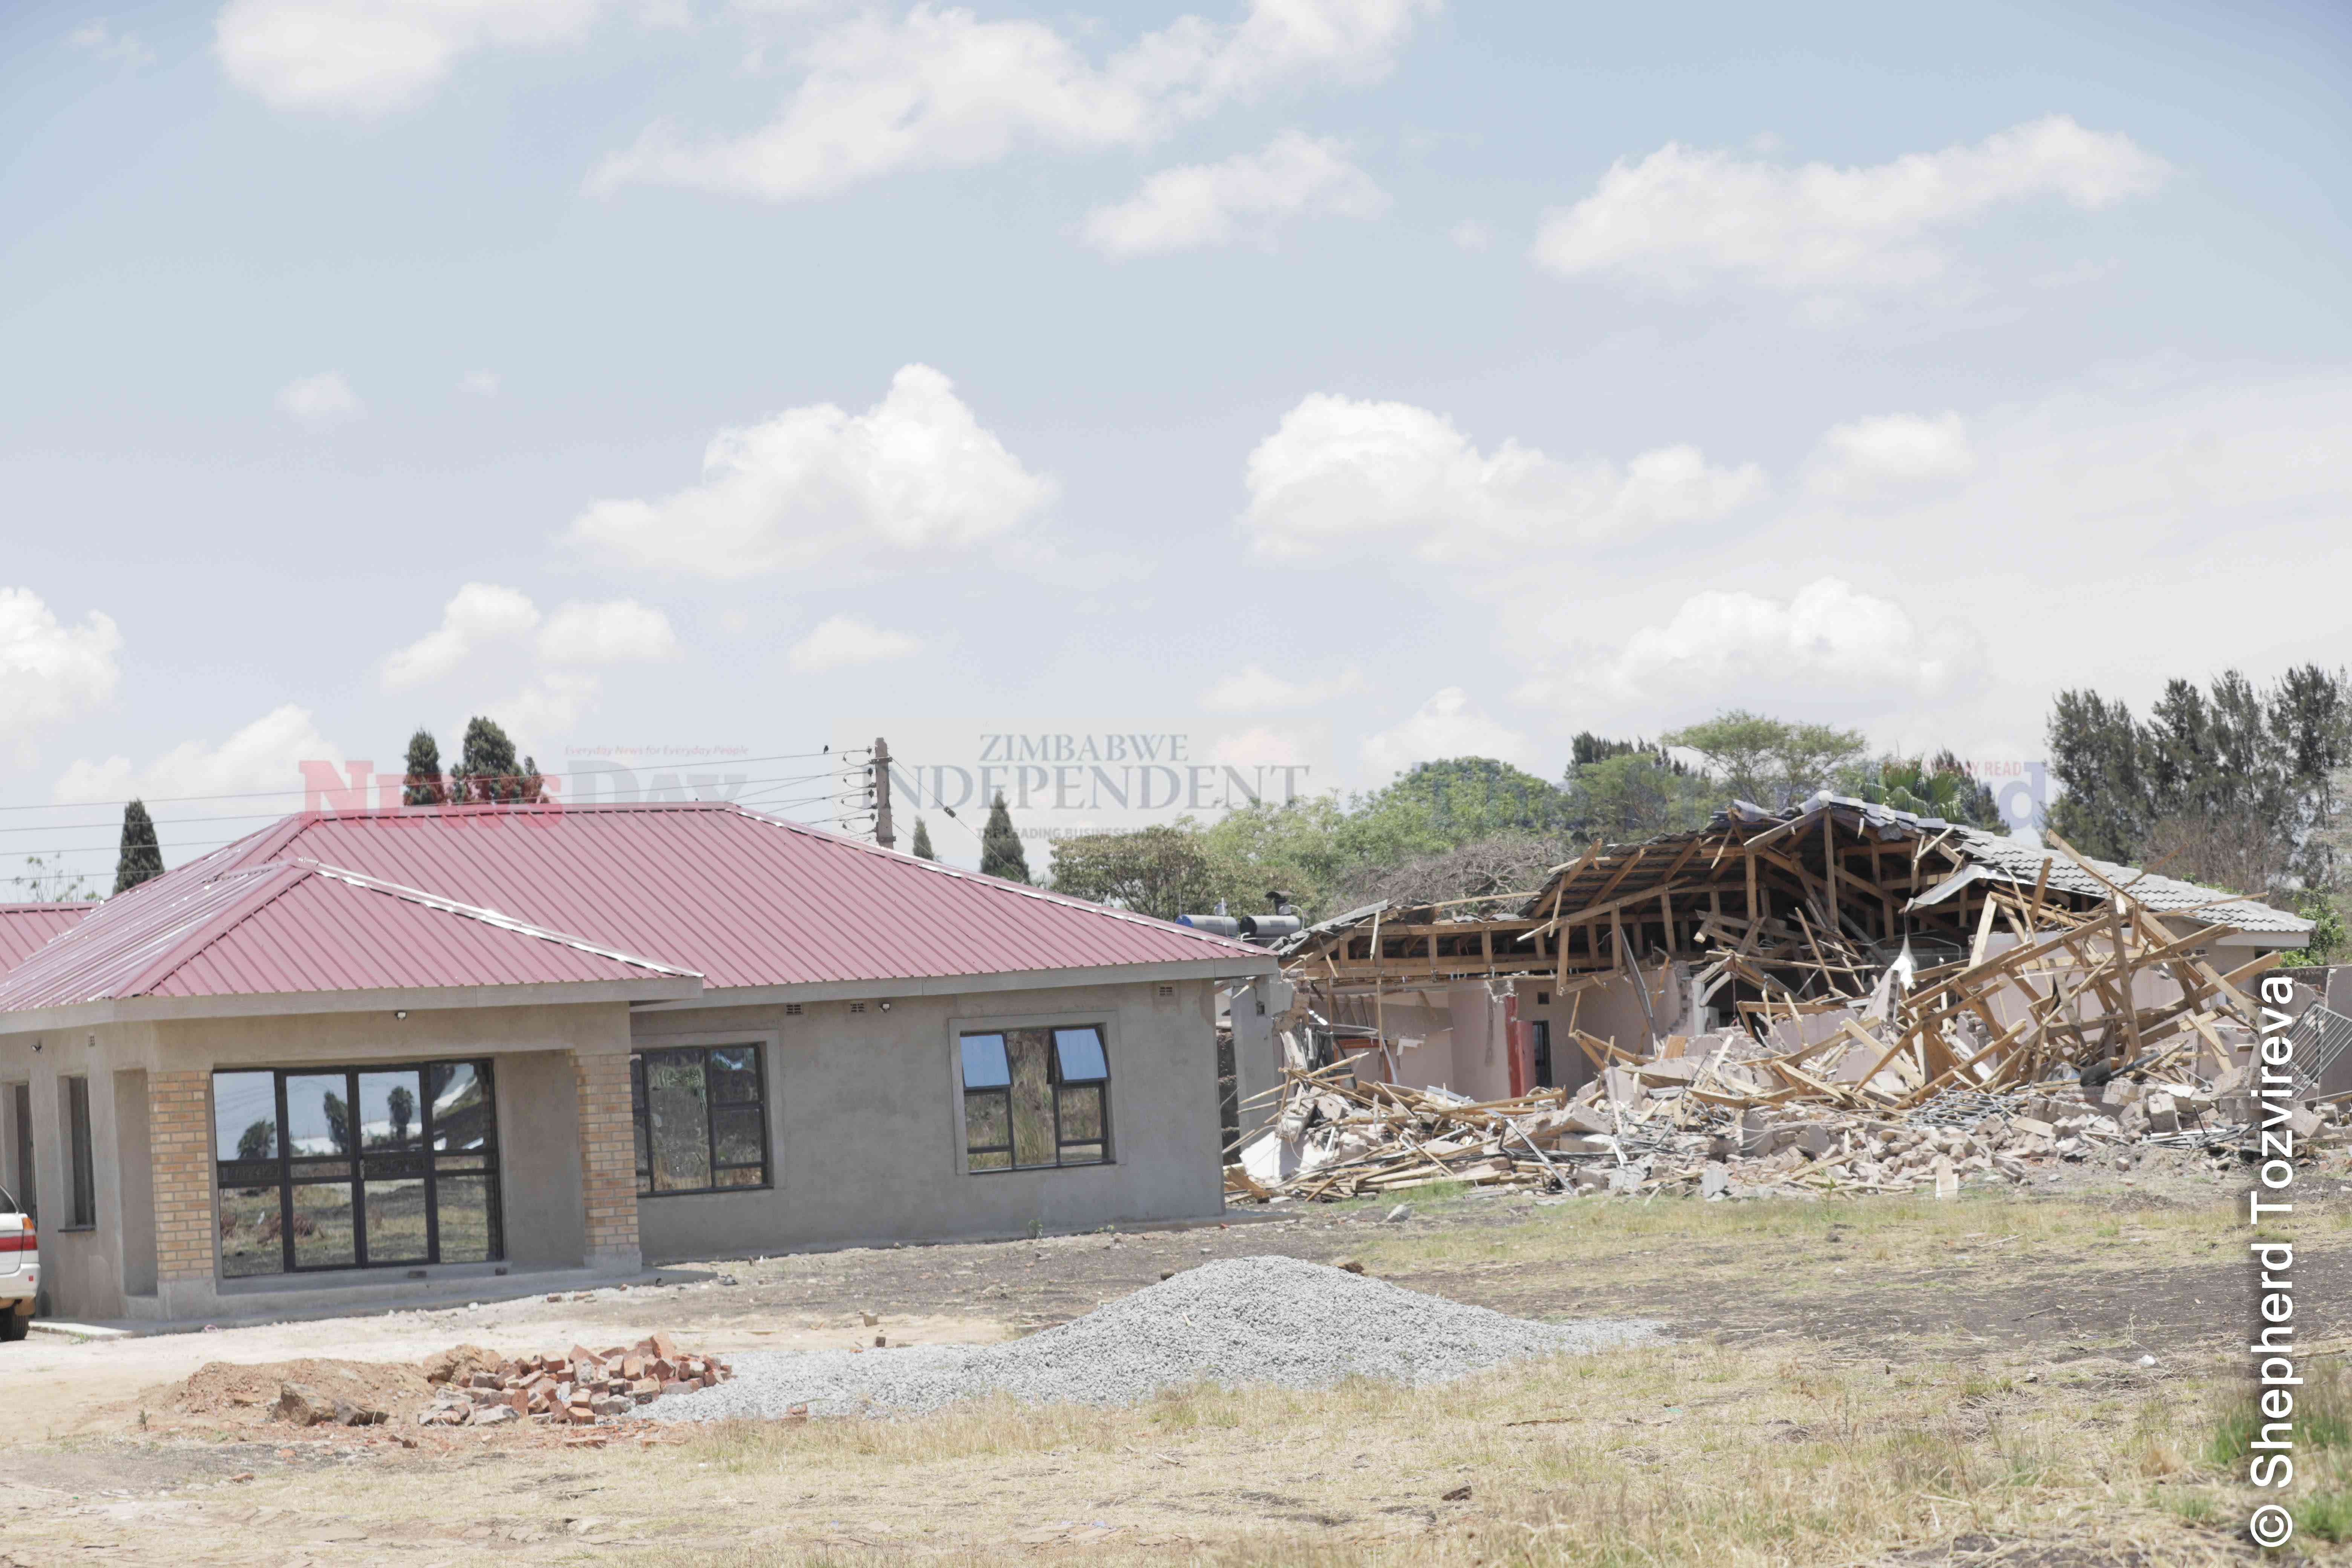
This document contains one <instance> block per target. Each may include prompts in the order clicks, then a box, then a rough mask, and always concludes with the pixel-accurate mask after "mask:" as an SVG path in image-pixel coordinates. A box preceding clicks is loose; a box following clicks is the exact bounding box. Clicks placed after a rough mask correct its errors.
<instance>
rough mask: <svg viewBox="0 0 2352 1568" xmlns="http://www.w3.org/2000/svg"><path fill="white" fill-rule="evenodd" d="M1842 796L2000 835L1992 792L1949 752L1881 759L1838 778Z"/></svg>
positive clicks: (1956, 756)
mask: <svg viewBox="0 0 2352 1568" xmlns="http://www.w3.org/2000/svg"><path fill="white" fill-rule="evenodd" d="M1837 788H1838V792H1839V793H1840V794H1842V795H1854V796H1856V797H1858V798H1860V799H1863V800H1866V801H1871V802H1873V803H1874V804H1876V805H1891V806H1893V807H1894V808H1895V810H1897V811H1907V812H1909V813H1911V814H1912V815H1913V816H1934V817H1940V818H1941V819H1943V820H1944V821H1946V822H1958V823H1964V824H1966V825H1967V826H1970V827H1982V828H1988V829H1990V830H1992V831H1995V832H1999V831H2000V830H2001V829H2002V828H2004V827H2005V826H2007V824H2006V823H2004V822H2003V821H2002V819H2001V815H2000V802H1999V801H1997V800H1996V799H1995V798H1994V796H1993V793H1992V791H1991V789H1990V787H1988V786H1987V785H1986V784H1984V783H1983V782H1982V781H1980V780H1979V778H1978V777H1977V776H1976V775H1975V774H1974V773H1970V772H1969V770H1968V765H1967V764H1966V763H1962V762H1961V761H1960V759H1959V757H1958V755H1957V754H1956V753H1954V752H1951V751H1949V750H1946V751H1941V752H1937V753H1936V754H1935V755H1934V756H1932V757H1895V756H1889V757H1881V758H1879V759H1878V760H1877V761H1876V762H1874V763H1862V764H1860V765H1859V766H1856V767H1853V768H1850V769H1848V770H1847V771H1846V772H1845V773H1843V774H1841V775H1840V777H1839V780H1838V784H1837Z"/></svg>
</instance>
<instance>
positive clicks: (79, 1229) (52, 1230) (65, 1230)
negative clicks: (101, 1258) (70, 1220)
mask: <svg viewBox="0 0 2352 1568" xmlns="http://www.w3.org/2000/svg"><path fill="white" fill-rule="evenodd" d="M48 1234H49V1235H51V1236H95V1235H97V1234H98V1226H95V1225H53V1226H49V1227H48Z"/></svg>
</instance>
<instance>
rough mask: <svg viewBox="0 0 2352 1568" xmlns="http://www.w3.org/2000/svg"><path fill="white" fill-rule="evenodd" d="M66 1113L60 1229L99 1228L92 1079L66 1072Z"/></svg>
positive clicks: (63, 1086)
mask: <svg viewBox="0 0 2352 1568" xmlns="http://www.w3.org/2000/svg"><path fill="white" fill-rule="evenodd" d="M58 1083H59V1086H60V1087H61V1089H63V1091H64V1099H65V1113H66V1150H65V1153H66V1215H67V1220H66V1223H65V1224H64V1225H61V1226H58V1229H59V1230H96V1229H97V1228H98V1171H97V1166H96V1163H95V1162H94V1160H93V1157H92V1154H91V1151H90V1136H91V1134H90V1125H89V1077H88V1075H86V1074H79V1073H77V1074H69V1075H63V1076H61V1077H60V1078H59V1079H58Z"/></svg>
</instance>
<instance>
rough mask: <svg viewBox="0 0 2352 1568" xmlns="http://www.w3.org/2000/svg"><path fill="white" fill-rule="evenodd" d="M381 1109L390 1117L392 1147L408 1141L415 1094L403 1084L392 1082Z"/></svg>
mask: <svg viewBox="0 0 2352 1568" xmlns="http://www.w3.org/2000/svg"><path fill="white" fill-rule="evenodd" d="M383 1109H384V1112H385V1114H386V1115H388V1116H390V1117H391V1119H392V1142H393V1143H394V1147H397V1146H399V1145H401V1144H404V1143H405V1142H408V1124H409V1123H410V1122H411V1121H415V1120H416V1096H415V1094H413V1093H411V1092H410V1091H409V1089H408V1086H407V1085H405V1084H398V1083H396V1084H394V1085H393V1086H392V1092H391V1093H389V1094H387V1095H385V1096H384V1097H383Z"/></svg>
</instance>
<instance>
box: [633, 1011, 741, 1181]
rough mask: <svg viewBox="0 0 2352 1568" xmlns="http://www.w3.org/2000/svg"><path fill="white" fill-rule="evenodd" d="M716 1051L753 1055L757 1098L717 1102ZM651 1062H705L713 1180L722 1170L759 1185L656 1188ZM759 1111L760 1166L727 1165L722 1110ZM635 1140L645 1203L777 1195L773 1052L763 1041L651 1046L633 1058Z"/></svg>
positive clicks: (705, 1128) (706, 1142) (706, 1138)
mask: <svg viewBox="0 0 2352 1568" xmlns="http://www.w3.org/2000/svg"><path fill="white" fill-rule="evenodd" d="M713 1051H749V1052H751V1081H752V1093H751V1099H749V1100H724V1101H721V1100H713V1099H712V1098H711V1097H710V1054H711V1053H712V1052H713ZM647 1057H698V1058H701V1062H702V1085H703V1089H702V1140H703V1149H704V1152H705V1157H706V1160H707V1162H708V1163H707V1164H706V1165H705V1167H704V1168H705V1169H707V1170H708V1171H709V1173H710V1174H711V1177H712V1179H713V1182H714V1183H715V1182H716V1179H717V1177H718V1175H719V1172H721V1171H757V1172H759V1173H760V1179H759V1180H758V1181H756V1182H738V1183H735V1184H732V1185H730V1186H719V1185H716V1184H713V1185H709V1186H701V1187H658V1186H656V1185H655V1184H654V1170H653V1144H654V1133H653V1115H652V1110H653V1108H652V1105H651V1102H650V1101H649V1100H648V1099H647V1098H646V1058H647ZM720 1110H735V1111H740V1110H754V1111H756V1112H758V1115H757V1117H756V1118H755V1120H756V1121H758V1122H759V1124H760V1157H759V1159H758V1160H757V1161H744V1160H734V1161H722V1160H720V1159H719V1117H718V1114H717V1113H718V1112H719V1111H720ZM629 1135H630V1142H631V1150H632V1152H631V1158H632V1160H633V1162H634V1164H635V1176H636V1188H637V1196H638V1197H640V1198H694V1197H709V1196H710V1195H711V1194H715V1193H760V1192H770V1191H772V1190H774V1187H775V1184H776V1163H775V1149H774V1147H773V1144H774V1140H773V1139H772V1137H771V1136H770V1133H769V1130H768V1052H767V1047H765V1046H764V1045H763V1044H762V1043H761V1042H760V1041H758V1040H726V1041H721V1042H719V1044H716V1045H709V1046H645V1047H639V1048H637V1049H635V1050H632V1051H631V1052H630V1053H629Z"/></svg>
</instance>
